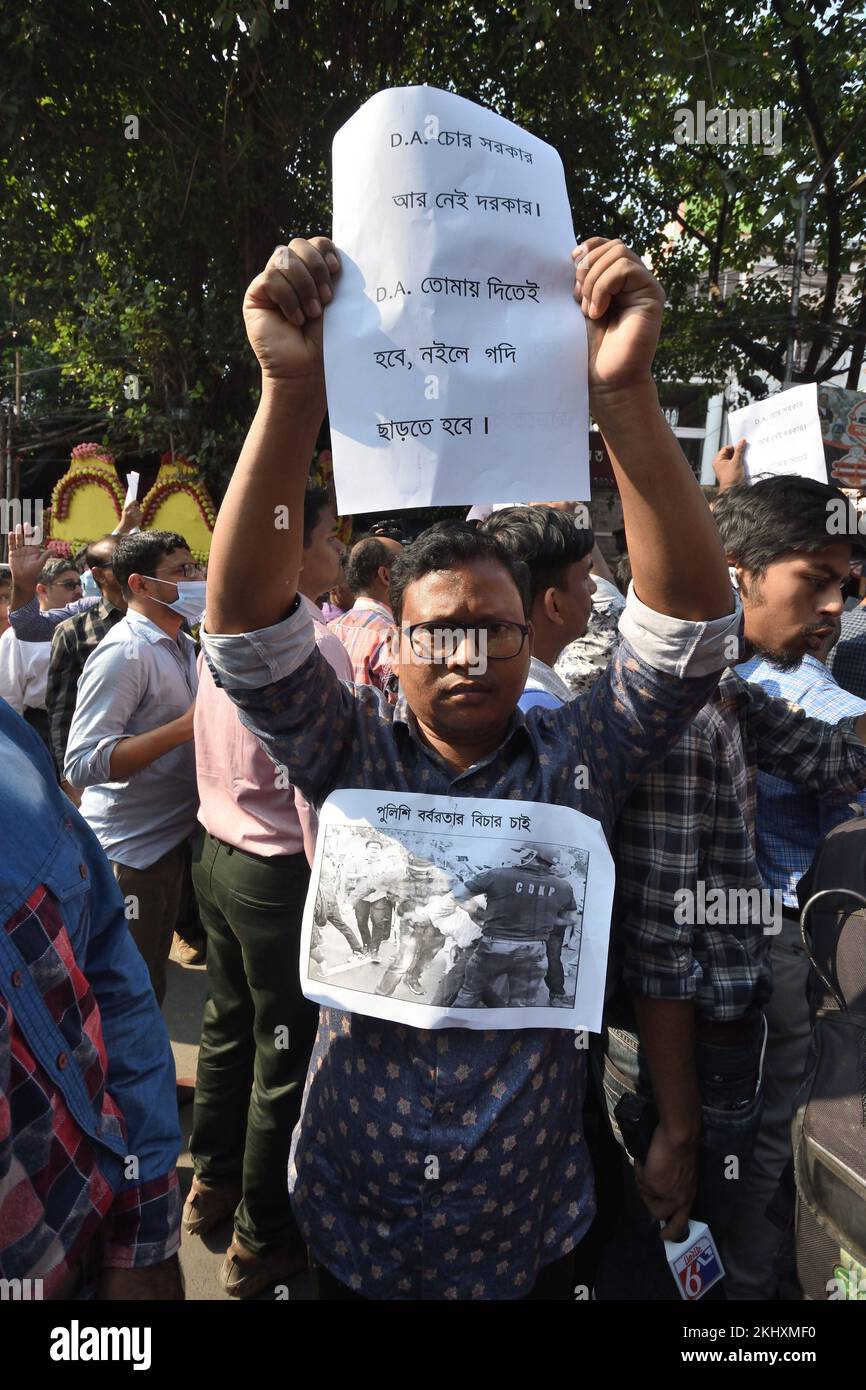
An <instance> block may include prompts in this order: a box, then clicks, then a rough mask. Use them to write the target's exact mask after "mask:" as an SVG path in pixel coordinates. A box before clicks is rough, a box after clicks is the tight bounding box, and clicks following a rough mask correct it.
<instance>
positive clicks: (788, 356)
mask: <svg viewBox="0 0 866 1390" xmlns="http://www.w3.org/2000/svg"><path fill="white" fill-rule="evenodd" d="M811 200H812V184H811V183H804V184H802V185H801V187H800V192H799V201H800V215H799V217H798V219H797V249H796V251H795V252H794V269H793V273H792V276H791V324H790V327H789V329H788V344H787V347H786V349H785V376H784V380H783V382H782V385H783V386H790V385H791V382H792V381H793V379H794V352H795V349H796V347H797V341H798V339H799V336H800V283H801V278H802V274H803V263H804V261H805V258H806V214H807V212H808V208H809V203H810V202H811Z"/></svg>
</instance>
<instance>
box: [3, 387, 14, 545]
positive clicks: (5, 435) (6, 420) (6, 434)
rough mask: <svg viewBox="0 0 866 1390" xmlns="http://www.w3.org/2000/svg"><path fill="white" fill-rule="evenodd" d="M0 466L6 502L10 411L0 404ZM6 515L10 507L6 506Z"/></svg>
mask: <svg viewBox="0 0 866 1390" xmlns="http://www.w3.org/2000/svg"><path fill="white" fill-rule="evenodd" d="M0 466H2V468H3V483H4V486H3V496H4V497H5V498H6V501H7V503H8V502H11V501H12V412H11V409H7V407H6V406H5V405H0ZM6 515H7V517H8V516H10V515H11V507H9V506H7V507H6ZM3 559H4V560H8V559H9V537H8V535H6V534H5V532H4V535H3Z"/></svg>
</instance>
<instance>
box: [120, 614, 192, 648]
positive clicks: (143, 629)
mask: <svg viewBox="0 0 866 1390" xmlns="http://www.w3.org/2000/svg"><path fill="white" fill-rule="evenodd" d="M125 617H126V621H127V622H128V623H129V624H130V626H131V627H133V628H135V632H136V636H138V637H144V638H146V640H147V641H148V642H150V643H151V644H153V643H156V642H174V638H173V637H171V636H169V634H168V633H167V632H163V630H162V628H161V627H160V626H159V624H158V623H155V622H154V621H153V619H152V618H147V617H145V615H144V614H143V613H138V612H137V611H136V610H135V609H134V608H127V610H126V614H125ZM181 637H186V639H187V641H189V642H191V641H192V638H191V637H190V635H189V633H188V632H184V630H183V628H181V630H180V632H179V633H178V638H181ZM175 645H176V646H177V647H180V648H181V650H182V649H183V648H182V644H181V642H180V641H178V642H176V643H175Z"/></svg>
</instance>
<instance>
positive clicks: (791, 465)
mask: <svg viewBox="0 0 866 1390" xmlns="http://www.w3.org/2000/svg"><path fill="white" fill-rule="evenodd" d="M728 429H729V431H730V440H731V443H732V444H738V443H739V441H740V440H741V439H746V440H748V445H749V447H748V448H747V449H746V457H745V467H746V476H747V478H748V479H749V481H752V480H753V479H754V478H759V477H760V476H761V474H762V473H772V474H781V473H793V474H797V475H798V476H799V477H801V478H817V480H818V481H819V482H821V483H826V481H827V465H826V463H825V461H824V443H823V440H822V439H821V420H820V417H819V415H818V387H817V384H816V383H815V382H814V381H810V382H806V384H805V385H803V386H792V387H791V388H790V389H789V390H788V391H778V392H777V393H776V395H775V396H768V397H767V399H766V400H765V401H754V402H753V404H752V405H746V406H743V408H742V410H732V411H731V413H730V415H729V416H728Z"/></svg>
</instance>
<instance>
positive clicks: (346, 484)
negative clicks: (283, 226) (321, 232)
mask: <svg viewBox="0 0 866 1390" xmlns="http://www.w3.org/2000/svg"><path fill="white" fill-rule="evenodd" d="M333 205H334V222H333V238H334V241H335V242H336V244H337V246H338V248H339V250H340V253H341V257H342V266H343V269H342V274H341V277H340V283H339V288H338V291H337V294H336V295H335V298H334V301H333V303H332V304H330V305H329V306H328V310H327V313H326V315H325V325H324V351H325V377H326V384H327V392H328V413H329V422H330V431H331V446H332V448H333V452H334V475H335V479H336V485H337V499H338V502H339V508H340V512H341V513H342V514H344V515H347V514H351V513H357V512H370V511H377V510H379V509H384V510H387V511H388V512H389V513H391V512H393V511H394V509H395V508H404V507H426V506H432V505H442V506H444V505H459V504H462V503H466V504H471V503H475V502H482V503H483V502H488V501H489V499H490V498H491V497H510V498H512V499H513V500H514V501H517V502H529V501H532V500H533V499H534V498H538V497H588V496H589V460H588V437H589V411H588V387H587V365H586V329H585V324H584V319H583V314H582V312H581V310H580V307H579V305H578V304H576V303H575V301H574V298H573V296H572V289H573V285H574V268H573V263H572V260H571V252H572V250H573V249H574V246H575V236H574V225H573V222H572V217H571V210H570V207H569V203H568V196H567V192H566V186H565V176H564V172H563V167H562V161H561V159H560V157H559V155H558V154H557V152H556V150H554V149H553V147H552V146H551V145H548V144H546V143H545V142H544V141H543V140H539V139H538V138H537V137H536V136H534V135H530V134H529V133H528V132H527V131H525V130H522V129H521V128H520V127H519V126H517V125H515V124H514V123H513V122H511V121H509V120H506V119H505V118H504V117H503V116H498V115H496V114H495V112H493V111H489V110H487V109H486V108H485V107H482V106H479V105H477V104H476V103H474V102H471V101H467V100H466V99H465V98H464V97H458V96H455V95H454V94H453V93H450V92H443V91H439V90H438V89H437V88H435V87H426V86H420V87H400V88H392V89H390V90H388V91H383V92H379V93H377V95H376V96H374V97H372V98H371V99H370V100H369V101H368V102H366V103H365V105H364V106H362V107H361V109H360V110H359V111H358V112H356V114H355V115H354V116H353V117H352V118H351V120H349V121H348V122H347V123H346V125H344V126H343V127H342V129H341V130H340V131H338V133H337V135H336V138H335V140H334V147H333Z"/></svg>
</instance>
